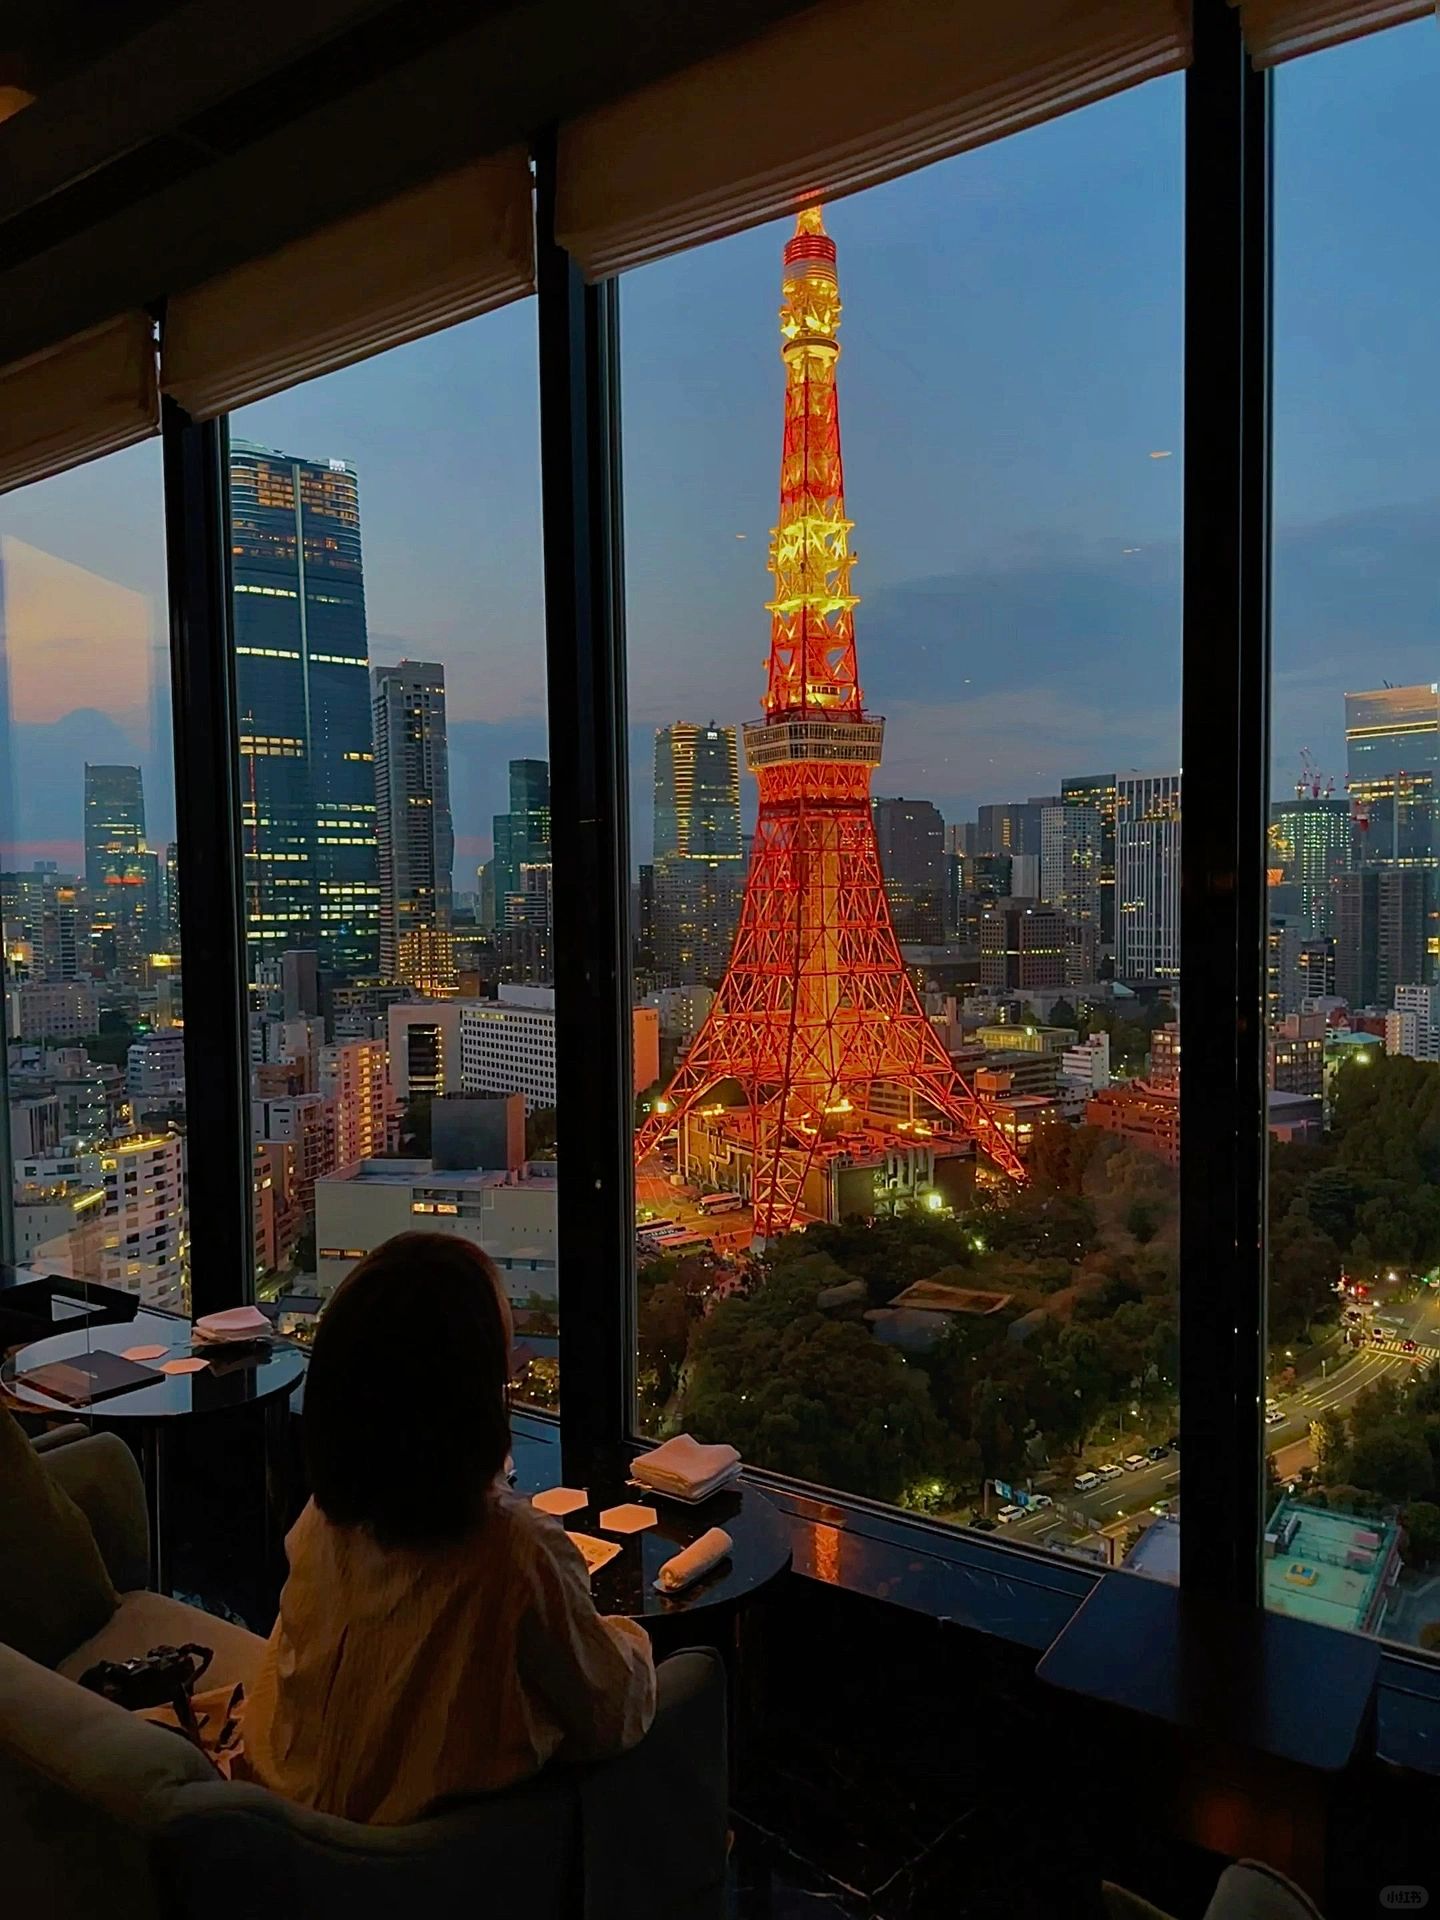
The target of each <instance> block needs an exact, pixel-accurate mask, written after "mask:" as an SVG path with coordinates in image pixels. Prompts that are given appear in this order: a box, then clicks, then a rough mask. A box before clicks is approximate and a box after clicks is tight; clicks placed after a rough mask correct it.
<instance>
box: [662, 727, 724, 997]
mask: <svg viewBox="0 0 1440 1920" xmlns="http://www.w3.org/2000/svg"><path fill="white" fill-rule="evenodd" d="M654 805H655V813H654V839H655V850H654V853H655V857H654V860H653V863H652V864H653V868H654V874H653V886H654V895H653V921H654V929H653V931H654V952H655V968H656V971H657V973H658V974H659V975H660V977H661V978H662V979H663V980H665V981H666V982H667V983H668V984H670V985H672V986H684V985H688V984H690V983H692V982H695V981H699V980H706V979H709V978H711V977H713V976H715V975H717V974H719V973H720V971H721V969H722V968H723V967H724V965H725V962H726V960H727V959H728V958H729V954H730V943H731V941H732V940H733V939H734V937H735V919H736V915H737V914H738V912H739V910H740V889H741V884H742V882H743V879H744V872H743V868H744V856H743V854H742V852H741V847H740V757H739V752H738V750H737V746H736V740H735V729H734V728H733V727H721V726H717V725H716V723H715V722H714V721H713V720H712V721H711V722H709V724H708V725H706V726H697V725H694V724H693V723H691V722H688V721H683V720H677V721H676V722H675V723H674V724H673V725H671V726H668V727H660V728H659V729H657V731H656V734H655V791H654Z"/></svg>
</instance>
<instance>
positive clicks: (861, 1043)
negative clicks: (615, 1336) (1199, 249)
mask: <svg viewBox="0 0 1440 1920" xmlns="http://www.w3.org/2000/svg"><path fill="white" fill-rule="evenodd" d="M1180 129H1181V88H1180V86H1179V84H1178V83H1170V82H1160V83H1156V84H1154V85H1151V86H1149V87H1146V88H1144V89H1141V90H1139V91H1137V92H1135V93H1133V94H1130V95H1128V96H1125V97H1123V98H1121V99H1118V100H1115V101H1111V102H1109V103H1107V104H1105V105H1104V106H1100V107H1096V108H1094V109H1092V110H1090V111H1088V112H1085V113H1081V114H1076V115H1073V116H1071V117H1070V118H1069V119H1067V120H1064V121H1061V122H1059V123H1057V124H1055V125H1053V126H1049V127H1046V128H1043V129H1040V130H1037V131H1035V132H1033V133H1029V134H1026V135H1024V136H1022V137H1020V138H1017V139H1015V140H1013V141H1009V142H1006V143H1004V144H1002V145H1000V146H997V147H993V148H989V149H987V150H985V151H984V152H981V153H977V154H973V155H970V156H967V157H965V158H964V159H961V160H957V161H955V162H953V163H949V164H947V165H944V166H940V167H936V168H933V169H931V170H929V171H928V172H925V173H923V174H920V175H917V176H914V177H912V178H909V179H907V180H904V181H901V182H897V183H895V184H893V185H891V186H887V187H884V188H878V189H875V190H873V191H872V192H869V193H867V194H864V195H861V196H857V197H855V198H852V199H848V200H844V201H840V202H837V203H835V204H834V205H833V206H831V207H827V208H825V209H824V210H823V212H822V211H821V210H818V209H813V208H812V209H806V210H804V211H802V212H801V213H800V214H799V216H798V219H794V220H790V221H787V222H784V223H781V224H779V225H776V226H773V227H769V228H766V229H764V230H761V231H759V232H757V233H754V234H748V235H744V236H741V237H738V238H736V239H733V240H729V241H726V242H722V243H720V244H717V245H714V246H712V247H708V248H706V249H704V250H702V251H699V252H696V253H693V254H690V255H686V256H683V257H682V258H679V259H677V260H674V261H671V262H668V263H665V264H662V265H657V266H654V267H651V268H647V269H645V270H643V271H641V272H637V273H635V274H634V275H632V276H630V277H629V278H627V280H626V282H625V283H624V287H623V290H622V300H623V309H624V311H623V320H624V327H623V354H624V379H623V383H622V390H623V394H624V405H625V417H624V427H625V473H626V487H627V499H626V529H627V535H626V537H627V553H626V578H627V587H628V593H629V607H628V627H629V644H630V651H631V670H630V687H631V711H630V720H631V755H632V765H631V784H632V794H633V796H634V798H633V808H632V813H633V818H632V837H633V840H634V844H635V847H636V850H637V855H638V868H637V872H636V875H635V895H634V905H635V921H634V936H635V940H634V944H635V967H636V982H637V1001H638V1004H637V1008H636V1016H635V1017H636V1023H637V1049H636V1055H637V1079H640V1080H641V1082H642V1085H641V1088H640V1094H639V1099H638V1101H637V1125H638V1128H639V1132H638V1135H637V1184H636V1202H637V1205H636V1216H637V1218H636V1240H637V1260H638V1302H637V1306H638V1333H639V1355H638V1381H639V1394H640V1404H639V1408H638V1416H639V1419H640V1422H641V1424H642V1426H643V1427H644V1429H645V1430H646V1431H649V1432H652V1433H657V1434H658V1433H669V1432H676V1431H681V1430H688V1431H691V1432H693V1433H695V1434H697V1435H699V1436H701V1437H702V1438H704V1439H707V1440H728V1441H731V1442H733V1443H734V1444H735V1445H737V1446H738V1447H739V1448H740V1449H741V1451H742V1453H743V1454H744V1455H745V1457H746V1458H747V1459H748V1460H750V1461H752V1462H754V1463H755V1464H757V1465H760V1466H763V1467H767V1468H771V1469H774V1470H777V1471H780V1472H783V1473H789V1474H794V1475H797V1476H800V1477H803V1478H805V1479H807V1480H813V1481H818V1482H822V1483H825V1484H828V1485H830V1486H833V1487H837V1488H841V1489H844V1490H846V1491H849V1492H854V1493H859V1494H863V1495H867V1496H871V1497H875V1498H879V1499H883V1500H888V1501H898V1502H900V1503H902V1504H904V1505H906V1506H909V1507H912V1508H916V1509H919V1510H921V1511H924V1512H926V1513H929V1514H933V1515H936V1516H939V1517H941V1518H944V1519H947V1520H952V1521H955V1522H959V1523H971V1522H973V1523H976V1524H980V1525H989V1526H994V1525H996V1524H997V1523H998V1524H1003V1525H1004V1526H1005V1527H1006V1529H1007V1531H1009V1532H1011V1533H1013V1534H1014V1535H1015V1536H1016V1537H1019V1538H1022V1539H1026V1540H1028V1541H1030V1542H1032V1543H1037V1542H1038V1543H1042V1544H1045V1545H1048V1546H1053V1547H1058V1548H1066V1549H1071V1550H1074V1551H1076V1552H1078V1553H1080V1554H1083V1555H1086V1556H1089V1557H1092V1558H1097V1559H1102V1560H1105V1561H1112V1560H1118V1559H1119V1558H1121V1557H1122V1556H1123V1555H1124V1554H1126V1553H1127V1552H1129V1551H1131V1550H1132V1549H1134V1548H1135V1547H1136V1545H1137V1542H1138V1541H1139V1540H1140V1536H1141V1535H1142V1534H1143V1535H1144V1536H1145V1539H1146V1541H1150V1542H1151V1544H1150V1546H1149V1549H1148V1550H1149V1552H1150V1553H1151V1555H1152V1557H1153V1558H1155V1559H1163V1558H1164V1557H1165V1555H1166V1553H1167V1552H1168V1551H1169V1549H1170V1546H1171V1544H1172V1542H1173V1534H1174V1526H1173V1520H1172V1519H1171V1517H1170V1516H1171V1515H1173V1511H1174V1509H1175V1506H1176V1493H1177V1486H1178V1472H1179V1462H1178V1458H1177V1456H1176V1454H1175V1452H1174V1450H1173V1446H1172V1441H1173V1439H1174V1436H1175V1433H1176V1426H1177V1415H1176V1406H1175V1380H1176V1253H1177V1175H1176V1167H1177V1161H1178V1152H1179V1139H1178V1110H1177V1090H1178V1077H1179V1059H1180V1052H1179V1024H1178V1022H1179V999H1180V995H1179V987H1180V982H1179V907H1178V902H1179V886H1178V882H1179V848H1180V779H1179V772H1178V737H1179V704H1178V702H1179V689H1178V682H1179V659H1180V647H1179V614H1180V602H1179V577H1180V575H1179V530H1180V476H1179V460H1178V458H1177V455H1178V451H1179V441H1178V437H1177V436H1178V423H1179V411H1180V372H1181V359H1180V342H1179V334H1180V264H1181V262H1180V248H1181V231H1182V223H1181V217H1180V216H1181V208H1180V183H1179V175H1180ZM777 292H778V293H779V296H780V322H779V327H778V330H777V328H776V322H775V298H776V294H777ZM842 437H843V446H844V461H843V467H842V460H841V444H842ZM777 477H778V482H779V488H778V491H779V506H778V511H777V508H776V504H775V502H776V492H777ZM770 529H773V531H770ZM767 542H768V558H767ZM767 639H768V644H767ZM642 1034H643V1035H644V1036H645V1037H646V1043H647V1047H648V1051H647V1050H646V1048H645V1047H642V1046H641V1045H640V1044H639V1039H640V1036H641V1035H642ZM1158 1509H1164V1514H1163V1515H1162V1513H1161V1512H1159V1511H1157V1510H1158ZM1152 1534H1154V1535H1155V1536H1156V1538H1155V1540H1153V1541H1151V1535H1152Z"/></svg>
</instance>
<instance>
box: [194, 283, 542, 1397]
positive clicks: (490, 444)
mask: <svg viewBox="0 0 1440 1920" xmlns="http://www.w3.org/2000/svg"><path fill="white" fill-rule="evenodd" d="M538 440H539V427H538V389H537V373H536V361H535V318H534V311H533V308H530V307H515V308H511V309H508V310H507V311H505V312H502V313H498V314H493V315H490V316H488V317H486V318H485V319H483V320H479V321H476V322H472V323H470V324H469V325H466V326H462V327H457V328H454V329H452V330H450V331H449V332H446V333H442V334H439V335H436V336H434V337H432V338H430V339H428V340H424V341H421V342H419V343H417V344H415V345H412V346H409V347H405V348H401V349H398V350H396V351H394V352H391V353H387V354H384V355H381V356H378V357H377V358H375V359H372V360H367V361H365V362H363V363H362V364H360V365H359V366H356V367H353V368H349V369H347V370H345V371H344V372H341V373H336V374H333V375H330V376H329V377H327V378H325V379H323V380H318V381H316V382H314V383H312V384H311V385H309V386H306V387H302V388H299V389H297V390H295V391H293V392H291V393H287V394H283V395H280V396H278V397H277V398H275V399H272V400H268V401H265V402H262V403H260V404H258V405H255V406H252V407H248V408H246V409H244V411H242V412H240V413H237V414H235V415H233V416H232V417H231V420H230V514H231V563H232V568H233V584H234V614H235V650H236V661H235V667H236V689H237V710H238V725H239V735H240V740H239V752H240V779H241V792H240V806H241V842H242V857H243V863H244V882H245V918H246V945H247V970H248V979H249V982H250V991H251V1017H250V1046H251V1077H252V1093H253V1119H254V1138H255V1155H256V1170H255V1184H256V1224H257V1252H258V1261H259V1267H260V1276H259V1285H260V1291H261V1294H262V1297H271V1298H274V1297H276V1296H283V1297H284V1299H285V1300H286V1301H287V1302H288V1303H289V1306H288V1312H287V1314H286V1320H287V1324H292V1325H294V1326H295V1327H296V1328H297V1329H298V1330H300V1331H301V1332H302V1333H303V1332H304V1330H305V1329H306V1327H307V1326H308V1325H313V1319H314V1315H315V1312H316V1310H317V1308H318V1306H319V1305H320V1304H321V1303H323V1301H324V1300H325V1298H327V1297H328V1295H329V1294H330V1293H331V1292H332V1291H333V1289H334V1287H335V1286H336V1284H337V1283H338V1282H339V1281H340V1280H341V1279H342V1278H343V1277H344V1275H345V1274H346V1273H348V1272H349V1270H350V1268H351V1267H352V1266H353V1265H354V1264H355V1262H356V1260H357V1259H358V1258H359V1257H360V1256H361V1254H363V1253H364V1252H365V1251H366V1250H367V1249H368V1248H370V1247H373V1246H376V1245H378V1244H379V1243H380V1242H381V1241H383V1240H385V1239H387V1238H389V1237H390V1236H391V1235H392V1234H395V1233H400V1232H407V1231H411V1230H414V1229H422V1228H423V1229H424V1230H426V1231H429V1232H440V1233H457V1234H461V1235H463V1236H465V1237H466V1238H470V1239H473V1240H475V1241H476V1242H477V1243H478V1244H479V1245H480V1246H482V1247H483V1248H484V1249H485V1251H486V1252H487V1253H489V1254H490V1255H491V1257H492V1258H493V1259H494V1260H495V1261H496V1262H497V1264H498V1265H499V1267H500V1269H501V1272H502V1275H503V1277H504V1279H505V1281H506V1283H507V1286H508V1288H509V1292H510V1297H511V1300H512V1302H513V1303H514V1306H515V1310H516V1338H517V1349H518V1365H519V1370H520V1382H519V1384H520V1386H521V1389H522V1391H523V1392H524V1393H525V1394H526V1396H527V1397H529V1398H531V1399H534V1400H537V1401H539V1402H541V1403H548V1404H553V1403H554V1400H555V1396H556V1380H557V1365H556V1347H557V1322H556V1297H555V1236H556V1218H555V1194H556V1187H555V1177H554V1175H555V1152H556V1126H555V1014H554V988H553V972H552V968H551V961H550V785H549V766H548V763H547V759H546V710H545V649H544V623H543V606H542V598H541V572H540V517H539V471H538Z"/></svg>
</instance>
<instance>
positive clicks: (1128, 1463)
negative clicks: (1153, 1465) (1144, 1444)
mask: <svg viewBox="0 0 1440 1920" xmlns="http://www.w3.org/2000/svg"><path fill="white" fill-rule="evenodd" d="M1120 1464H1121V1466H1122V1467H1124V1469H1125V1471H1126V1473H1139V1472H1140V1470H1141V1468H1142V1467H1148V1466H1149V1464H1150V1462H1149V1461H1148V1460H1147V1459H1146V1458H1145V1456H1144V1454H1143V1453H1127V1454H1126V1456H1125V1458H1124V1459H1123V1460H1122V1461H1121V1462H1120Z"/></svg>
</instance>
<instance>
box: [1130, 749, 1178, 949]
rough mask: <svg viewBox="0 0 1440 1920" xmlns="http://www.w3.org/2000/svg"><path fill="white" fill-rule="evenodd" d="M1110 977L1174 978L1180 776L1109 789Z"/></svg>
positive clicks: (1145, 777) (1135, 781) (1146, 779)
mask: <svg viewBox="0 0 1440 1920" xmlns="http://www.w3.org/2000/svg"><path fill="white" fill-rule="evenodd" d="M1115 972H1116V974H1117V976H1118V977H1119V978H1120V979H1121V980H1127V981H1130V980H1178V979H1179V977H1180V775H1179V774H1178V773H1158V774H1144V775H1138V776H1136V777H1134V778H1125V779H1121V780H1117V781H1116V783H1115Z"/></svg>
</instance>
